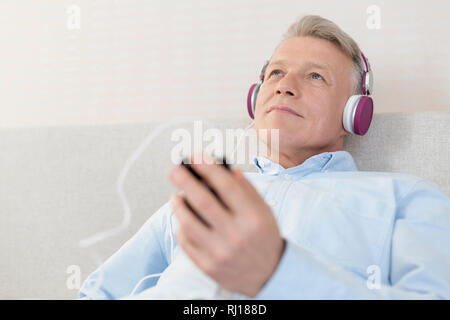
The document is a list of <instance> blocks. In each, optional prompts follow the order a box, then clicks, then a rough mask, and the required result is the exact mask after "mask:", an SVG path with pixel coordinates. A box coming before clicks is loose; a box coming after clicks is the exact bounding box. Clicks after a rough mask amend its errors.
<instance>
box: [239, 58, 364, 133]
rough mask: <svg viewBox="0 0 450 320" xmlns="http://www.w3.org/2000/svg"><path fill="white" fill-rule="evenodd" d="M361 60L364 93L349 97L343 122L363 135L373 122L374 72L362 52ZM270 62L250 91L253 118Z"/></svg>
mask: <svg viewBox="0 0 450 320" xmlns="http://www.w3.org/2000/svg"><path fill="white" fill-rule="evenodd" d="M361 60H362V62H363V66H364V72H363V76H362V89H363V94H362V95H353V96H350V98H348V100H347V103H346V104H345V109H344V113H343V115H342V122H343V124H344V128H345V130H347V131H348V132H350V133H352V134H357V135H360V136H363V135H365V134H366V132H367V130H369V127H370V123H371V122H372V115H373V100H372V98H371V97H370V95H371V94H372V93H373V74H372V70H371V69H370V67H369V64H368V63H367V60H366V57H365V56H364V54H363V53H362V52H361ZM268 64H269V61H267V62H266V63H265V64H264V67H263V68H262V70H261V74H260V75H259V78H260V82H259V83H254V84H252V86H251V87H250V89H249V91H248V95H247V111H248V114H249V115H250V118H252V119H254V117H255V116H254V115H255V107H256V98H257V97H258V92H259V89H260V87H261V85H262V84H263V82H264V74H265V72H266V67H267V65H268Z"/></svg>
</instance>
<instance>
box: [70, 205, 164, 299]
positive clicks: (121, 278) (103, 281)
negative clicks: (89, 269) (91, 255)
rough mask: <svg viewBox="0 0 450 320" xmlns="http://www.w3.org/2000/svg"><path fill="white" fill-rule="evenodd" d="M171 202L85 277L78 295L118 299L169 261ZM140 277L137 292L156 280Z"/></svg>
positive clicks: (161, 269) (90, 297)
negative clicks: (165, 241)
mask: <svg viewBox="0 0 450 320" xmlns="http://www.w3.org/2000/svg"><path fill="white" fill-rule="evenodd" d="M170 213H171V208H170V204H169V203H166V204H165V205H164V206H162V207H161V208H160V209H159V210H158V211H156V212H155V213H154V214H153V215H152V216H151V217H150V218H149V219H148V220H147V221H146V222H145V223H144V225H143V226H142V227H141V228H140V229H139V231H138V232H137V233H136V234H135V235H134V236H133V237H132V238H131V239H129V240H128V241H127V242H125V243H124V245H123V246H122V247H121V248H120V249H119V250H118V251H117V252H115V253H114V254H113V255H112V256H111V257H110V258H109V259H107V260H106V261H105V262H104V263H103V264H102V265H101V266H100V267H98V268H97V270H95V271H94V272H93V273H92V274H90V275H89V277H88V278H87V279H86V280H85V281H84V283H83V285H82V287H81V289H80V291H79V294H78V298H79V299H119V298H122V297H124V296H128V295H129V294H131V292H132V291H133V289H134V288H135V286H136V285H137V284H138V282H139V281H140V280H141V279H142V278H143V277H145V276H148V275H151V274H157V273H160V272H162V271H163V270H164V269H165V268H166V267H167V265H168V262H167V259H166V257H165V254H164V252H165V250H164V248H165V245H164V243H163V242H164V240H163V239H165V236H167V235H166V234H165V233H166V230H167V228H166V225H167V223H168V221H169V219H170ZM157 280H158V278H157V277H154V278H149V279H146V280H144V281H143V283H142V284H141V285H140V286H139V289H138V290H136V293H137V292H140V291H142V290H143V289H146V288H149V287H150V286H153V285H155V284H156V282H157Z"/></svg>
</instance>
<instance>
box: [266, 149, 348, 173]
mask: <svg viewBox="0 0 450 320" xmlns="http://www.w3.org/2000/svg"><path fill="white" fill-rule="evenodd" d="M340 150H342V146H340V147H334V148H324V149H315V150H309V149H306V150H305V149H297V150H295V151H290V152H283V151H282V150H280V151H279V152H277V154H275V153H274V154H272V151H271V150H270V148H269V150H268V158H269V160H270V161H272V162H274V163H278V164H279V165H281V166H282V167H283V168H285V169H287V168H292V167H296V166H298V165H301V164H302V163H303V162H305V161H306V160H308V159H309V158H311V157H313V156H315V155H317V154H320V153H323V152H335V151H340Z"/></svg>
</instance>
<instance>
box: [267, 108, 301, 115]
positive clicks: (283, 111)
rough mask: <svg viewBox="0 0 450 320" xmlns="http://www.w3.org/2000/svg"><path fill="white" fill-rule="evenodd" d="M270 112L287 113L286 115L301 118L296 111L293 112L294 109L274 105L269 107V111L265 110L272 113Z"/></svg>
mask: <svg viewBox="0 0 450 320" xmlns="http://www.w3.org/2000/svg"><path fill="white" fill-rule="evenodd" d="M272 111H274V112H281V113H287V114H291V115H294V116H297V117H301V118H303V116H301V115H300V114H298V113H297V112H296V111H294V109H292V108H290V107H288V106H283V105H274V106H271V107H270V108H269V110H267V113H269V112H272Z"/></svg>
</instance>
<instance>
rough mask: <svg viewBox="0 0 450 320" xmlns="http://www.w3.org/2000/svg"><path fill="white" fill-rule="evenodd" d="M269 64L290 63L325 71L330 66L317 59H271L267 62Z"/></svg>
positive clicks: (284, 64) (287, 64)
mask: <svg viewBox="0 0 450 320" xmlns="http://www.w3.org/2000/svg"><path fill="white" fill-rule="evenodd" d="M271 65H280V66H290V65H299V66H302V67H307V68H310V67H311V68H318V69H323V70H326V71H330V70H331V67H330V65H329V64H328V63H323V62H319V61H312V60H298V61H290V60H288V59H277V58H276V59H273V60H271V61H270V62H269V66H271Z"/></svg>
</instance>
